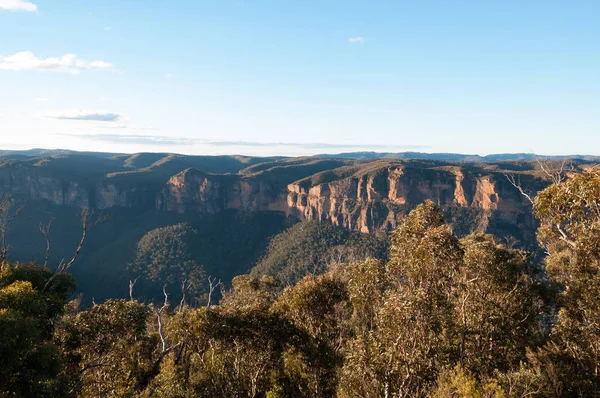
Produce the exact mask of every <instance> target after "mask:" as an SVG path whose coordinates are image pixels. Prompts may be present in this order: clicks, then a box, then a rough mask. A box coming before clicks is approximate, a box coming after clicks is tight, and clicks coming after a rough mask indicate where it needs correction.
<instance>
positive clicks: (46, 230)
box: [39, 217, 54, 267]
mask: <svg viewBox="0 0 600 398" xmlns="http://www.w3.org/2000/svg"><path fill="white" fill-rule="evenodd" d="M52 221H54V217H50V220H49V221H48V223H47V224H42V223H41V222H40V225H39V231H40V233H41V234H42V235H43V236H44V239H45V240H46V256H45V258H44V267H47V266H48V258H49V257H50V226H52Z"/></svg>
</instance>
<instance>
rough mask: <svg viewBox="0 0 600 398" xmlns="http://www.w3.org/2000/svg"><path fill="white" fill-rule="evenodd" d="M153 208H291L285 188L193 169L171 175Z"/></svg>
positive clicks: (195, 210) (209, 210)
mask: <svg viewBox="0 0 600 398" xmlns="http://www.w3.org/2000/svg"><path fill="white" fill-rule="evenodd" d="M156 208H157V209H160V210H167V211H175V212H178V213H182V214H183V213H192V212H193V213H200V214H210V213H216V212H219V211H222V210H226V209H237V210H242V211H283V212H286V213H289V211H290V209H289V208H288V207H287V205H286V202H285V192H281V191H280V190H278V189H277V188H275V187H274V186H272V185H270V184H267V183H264V182H261V181H257V180H253V179H246V178H243V177H240V176H237V175H219V176H216V175H209V174H204V173H202V172H200V171H198V170H195V169H188V170H184V171H183V172H181V173H179V174H177V175H175V176H173V177H171V178H170V179H169V181H168V182H167V183H166V184H165V187H164V188H163V189H162V191H161V192H160V193H159V194H158V195H157V198H156Z"/></svg>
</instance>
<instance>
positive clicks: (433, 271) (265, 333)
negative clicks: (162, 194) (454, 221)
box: [0, 167, 600, 398]
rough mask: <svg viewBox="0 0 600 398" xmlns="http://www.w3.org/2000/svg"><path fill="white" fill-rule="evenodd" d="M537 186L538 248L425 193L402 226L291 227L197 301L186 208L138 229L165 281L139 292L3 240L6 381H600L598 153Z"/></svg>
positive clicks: (220, 384) (134, 389)
mask: <svg viewBox="0 0 600 398" xmlns="http://www.w3.org/2000/svg"><path fill="white" fill-rule="evenodd" d="M530 199H531V200H532V206H533V211H534V214H535V216H536V217H537V219H538V220H539V228H538V231H537V238H538V242H539V245H540V247H541V248H542V250H543V251H544V253H545V254H544V256H543V257H542V258H541V259H539V256H532V255H531V254H530V253H528V252H526V251H523V250H521V249H517V248H514V247H511V246H507V245H504V244H502V243H501V242H500V240H499V239H497V238H496V237H494V236H492V235H486V234H471V235H467V236H462V235H457V234H456V233H455V232H454V231H453V230H452V229H451V228H450V227H449V224H448V223H447V219H446V217H445V216H444V213H443V211H442V210H441V209H440V208H439V207H438V206H437V205H436V204H434V203H432V202H430V201H427V202H425V203H423V204H421V205H419V206H418V207H417V208H416V209H415V210H413V211H411V212H410V214H408V215H407V216H405V217H403V218H402V219H401V220H400V221H399V223H398V226H397V228H396V229H395V230H394V231H393V232H392V233H391V234H390V237H389V243H386V240H385V239H383V240H380V239H378V238H375V237H360V236H356V237H355V236H354V235H352V234H351V233H349V232H347V231H346V232H344V233H342V232H340V231H335V230H334V229H332V228H333V227H331V226H324V225H320V224H319V223H308V224H301V226H300V227H297V226H296V227H292V229H288V230H287V232H286V233H285V234H284V235H281V237H279V238H277V239H275V240H272V241H271V244H270V245H269V247H268V250H267V252H266V254H265V255H264V256H263V257H260V258H259V257H257V260H258V265H257V266H256V267H255V268H254V269H253V270H252V272H251V273H250V274H249V275H239V276H237V277H235V278H233V281H232V283H231V288H222V291H221V292H220V301H219V303H218V304H216V303H213V302H211V301H210V300H209V301H198V300H195V299H196V298H198V297H200V296H202V295H203V294H204V295H205V294H207V292H206V291H204V290H203V289H199V288H197V287H194V288H192V287H191V286H194V284H195V283H199V280H200V279H204V278H205V277H206V274H207V270H206V269H205V268H203V264H201V263H199V262H197V261H196V260H195V259H194V258H193V257H190V252H191V251H193V250H194V248H195V245H196V244H195V243H194V242H195V240H196V239H198V232H197V231H195V230H194V228H192V227H191V226H190V225H187V224H177V225H175V226H171V227H166V229H165V228H163V229H158V230H155V231H154V232H150V233H148V234H146V235H145V236H143V237H142V238H141V239H140V240H139V243H138V252H137V256H136V258H135V261H134V262H133V263H132V264H131V267H132V269H134V270H137V271H139V272H141V273H142V275H143V276H144V278H146V280H147V283H154V284H157V283H158V285H157V286H159V287H162V286H160V285H161V284H162V285H164V286H165V290H164V294H163V296H162V297H161V296H160V294H159V295H158V297H157V296H155V295H152V294H148V295H147V296H146V299H142V298H141V297H140V296H138V295H137V293H136V290H135V286H132V292H131V293H132V294H131V297H130V298H129V299H110V300H106V301H104V302H102V303H95V304H93V305H91V306H90V307H88V308H82V307H81V299H80V298H77V299H75V300H73V298H72V293H73V291H74V288H75V280H74V278H73V277H72V276H70V275H69V273H68V272H66V271H68V269H64V267H63V269H61V268H60V267H59V268H58V269H57V270H55V267H54V266H53V265H52V264H48V265H49V267H45V266H42V265H36V264H32V263H15V262H8V261H6V259H5V258H4V256H3V258H2V263H1V269H0V357H1V358H2V366H1V367H0V396H6V397H9V396H22V397H30V396H39V397H43V396H47V397H60V396H65V397H68V396H86V397H87V396H102V397H105V396H106V397H150V396H157V397H192V396H194V397H195V396H200V397H270V398H275V397H332V396H337V397H532V396H538V397H563V396H564V397H570V396H572V397H586V396H593V395H594V394H596V393H597V392H598V391H600V328H599V327H598V325H599V324H600V273H599V270H600V268H599V267H600V169H598V168H597V167H592V168H588V169H587V170H585V171H583V172H580V173H571V174H570V175H569V177H568V178H567V177H562V176H559V178H556V179H555V181H554V183H553V184H552V185H550V186H549V187H548V188H546V189H544V190H543V191H541V192H539V193H538V194H537V195H536V196H535V197H530ZM5 207H6V206H5ZM3 210H5V213H4V215H6V214H7V213H6V208H4V209H3ZM161 228H162V227H161ZM84 231H85V226H84ZM324 231H326V232H327V233H324ZM307 232H308V233H307ZM336 234H339V235H336ZM289 236H293V237H294V238H293V239H287V237H289ZM290 242H291V243H290ZM347 242H351V243H349V244H348V243H347ZM342 243H343V244H344V245H345V247H346V248H348V250H349V251H348V252H344V251H343V250H342V252H341V254H340V253H339V252H338V255H336V248H338V249H339V246H340V244H342ZM388 245H389V246H388ZM305 246H308V247H315V248H316V249H314V250H322V251H325V252H327V253H324V254H327V256H325V257H323V256H321V257H319V258H321V259H322V258H326V259H328V260H327V261H315V259H314V258H302V256H303V255H304V254H305V253H307V252H314V250H310V251H307V250H305V249H303V247H305ZM342 249H343V248H342ZM382 251H383V252H385V253H384V254H381V252H382ZM365 253H366V255H365ZM281 258H283V259H284V261H280V260H277V259H281ZM277 264H286V266H285V267H283V268H282V267H281V266H279V267H278V266H277ZM63 271H64V272H63ZM186 281H188V282H189V281H191V282H192V284H189V283H188V284H186V283H185V282H186ZM155 287H156V286H155ZM167 287H168V288H169V289H170V290H167ZM204 288H205V287H204ZM213 288H214V286H212V285H211V286H210V289H211V293H212V289H213ZM177 289H180V290H179V291H178V294H177V293H176V291H177ZM159 298H160V299H159Z"/></svg>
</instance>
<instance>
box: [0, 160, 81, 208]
mask: <svg viewBox="0 0 600 398" xmlns="http://www.w3.org/2000/svg"><path fill="white" fill-rule="evenodd" d="M0 193H1V194H10V195H13V196H20V197H26V198H28V199H31V200H48V201H50V202H52V203H54V204H56V205H75V206H79V207H87V206H88V205H89V197H88V192H87V190H86V189H85V188H83V187H82V186H81V185H80V183H78V182H76V181H69V180H64V179H61V178H59V177H57V176H54V175H52V174H51V173H48V172H47V171H46V170H44V169H42V168H35V167H28V166H27V165H24V164H20V163H14V164H11V165H5V166H4V167H2V168H0Z"/></svg>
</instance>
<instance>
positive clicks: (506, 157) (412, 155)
mask: <svg viewBox="0 0 600 398" xmlns="http://www.w3.org/2000/svg"><path fill="white" fill-rule="evenodd" d="M317 156H318V157H324V158H335V159H338V158H341V159H430V160H442V161H448V162H504V161H517V160H537V159H545V160H564V159H574V160H584V161H600V156H591V155H561V156H546V155H536V154H534V153H499V154H492V155H486V156H480V155H465V154H459V153H425V152H347V153H338V154H322V155H317Z"/></svg>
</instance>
